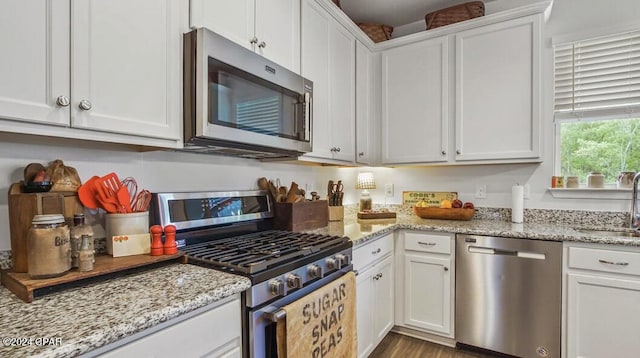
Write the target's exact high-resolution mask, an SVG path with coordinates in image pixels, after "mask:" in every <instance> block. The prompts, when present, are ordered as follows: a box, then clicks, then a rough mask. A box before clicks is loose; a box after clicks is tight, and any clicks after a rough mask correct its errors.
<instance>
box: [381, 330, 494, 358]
mask: <svg viewBox="0 0 640 358" xmlns="http://www.w3.org/2000/svg"><path fill="white" fill-rule="evenodd" d="M393 357H397V358H494V357H496V356H493V355H487V354H483V353H478V352H473V351H467V350H461V349H456V348H451V347H446V346H441V345H439V344H435V343H431V342H426V341H423V340H420V339H417V338H413V337H407V336H405V335H402V334H398V333H393V332H389V334H388V335H387V336H386V337H385V338H384V339H383V340H382V342H380V344H379V345H378V347H376V349H375V350H374V351H373V353H371V355H370V356H369V358H393Z"/></svg>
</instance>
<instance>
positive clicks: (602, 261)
mask: <svg viewBox="0 0 640 358" xmlns="http://www.w3.org/2000/svg"><path fill="white" fill-rule="evenodd" d="M598 261H599V262H600V263H602V264H607V265H616V266H629V263H628V262H612V261H607V260H598Z"/></svg>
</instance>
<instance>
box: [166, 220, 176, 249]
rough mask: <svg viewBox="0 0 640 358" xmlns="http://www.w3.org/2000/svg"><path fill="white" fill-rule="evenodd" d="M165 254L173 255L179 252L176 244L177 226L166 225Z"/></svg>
mask: <svg viewBox="0 0 640 358" xmlns="http://www.w3.org/2000/svg"><path fill="white" fill-rule="evenodd" d="M164 236H165V237H164V254H165V255H173V254H175V253H177V252H178V245H177V244H176V226H175V225H167V226H165V227H164Z"/></svg>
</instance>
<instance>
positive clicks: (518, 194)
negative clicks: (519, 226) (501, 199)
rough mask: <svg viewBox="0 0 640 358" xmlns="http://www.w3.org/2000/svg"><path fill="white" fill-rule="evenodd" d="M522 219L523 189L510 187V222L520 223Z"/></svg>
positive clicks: (518, 186) (516, 186)
mask: <svg viewBox="0 0 640 358" xmlns="http://www.w3.org/2000/svg"><path fill="white" fill-rule="evenodd" d="M523 217H524V187H523V186H522V185H514V186H513V187H511V222H513V223H521V222H522V221H523Z"/></svg>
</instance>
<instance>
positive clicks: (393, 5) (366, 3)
mask: <svg viewBox="0 0 640 358" xmlns="http://www.w3.org/2000/svg"><path fill="white" fill-rule="evenodd" d="M467 1H469V0H340V5H341V7H342V10H343V11H344V12H345V13H346V14H347V15H348V16H349V17H350V18H351V19H352V20H353V21H354V22H356V23H358V22H372V23H377V24H385V25H391V26H394V27H396V26H400V25H406V24H410V23H412V22H416V21H419V20H424V16H425V15H426V14H428V13H430V12H432V11H435V10H439V9H443V8H446V7H449V6H453V5H458V4H462V3H465V2H467ZM489 1H493V0H484V3H487V2H489Z"/></svg>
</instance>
